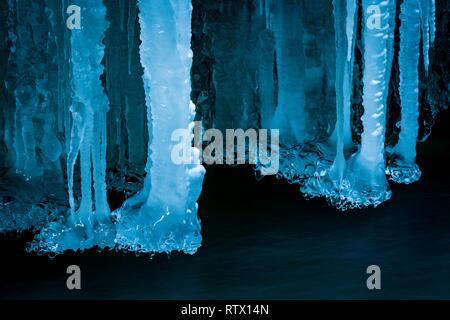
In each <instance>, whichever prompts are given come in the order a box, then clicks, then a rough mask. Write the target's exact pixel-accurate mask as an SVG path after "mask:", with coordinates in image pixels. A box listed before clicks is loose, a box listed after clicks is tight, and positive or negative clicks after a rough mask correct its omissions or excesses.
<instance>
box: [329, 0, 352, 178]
mask: <svg viewBox="0 0 450 320" xmlns="http://www.w3.org/2000/svg"><path fill="white" fill-rule="evenodd" d="M350 1H351V0H350ZM346 2H347V1H346V0H334V1H333V7H334V32H335V39H336V40H335V46H336V84H335V88H336V115H337V120H336V136H337V143H336V159H335V160H334V163H333V166H332V167H331V169H330V175H331V177H332V179H333V180H334V182H335V183H337V184H338V185H340V183H341V182H342V179H343V175H344V170H345V157H344V144H345V137H344V130H345V128H344V121H346V120H347V119H345V116H346V115H345V111H344V108H345V102H344V100H345V101H348V102H349V101H350V97H351V95H349V92H348V81H349V79H348V78H349V77H350V76H349V73H351V69H352V68H351V66H350V61H352V53H351V52H350V50H351V49H352V44H351V43H353V39H352V37H353V29H352V30H351V31H349V29H350V28H349V26H348V25H349V23H348V22H347V20H348V14H350V15H351V14H352V13H353V14H354V11H353V12H352V11H350V12H349V13H348V14H347V9H348V7H347V3H346ZM346 17H347V18H346ZM346 76H347V78H346ZM345 82H347V85H346V84H345ZM350 88H351V86H350ZM346 89H347V92H346ZM346 94H347V95H346ZM347 116H348V117H349V118H350V115H349V114H348V115H347Z"/></svg>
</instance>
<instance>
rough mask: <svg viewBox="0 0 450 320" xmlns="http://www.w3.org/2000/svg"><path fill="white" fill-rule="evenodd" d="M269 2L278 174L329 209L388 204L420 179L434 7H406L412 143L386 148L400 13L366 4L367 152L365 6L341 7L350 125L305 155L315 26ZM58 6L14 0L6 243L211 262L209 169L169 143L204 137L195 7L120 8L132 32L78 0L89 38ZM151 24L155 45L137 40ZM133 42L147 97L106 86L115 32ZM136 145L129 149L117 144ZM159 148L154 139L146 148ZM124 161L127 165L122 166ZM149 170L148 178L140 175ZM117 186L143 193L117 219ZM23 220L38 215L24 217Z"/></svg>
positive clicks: (265, 6) (339, 125) (340, 0)
mask: <svg viewBox="0 0 450 320" xmlns="http://www.w3.org/2000/svg"><path fill="white" fill-rule="evenodd" d="M255 1H256V2H257V6H258V7H259V8H260V14H261V15H263V16H265V17H266V20H267V28H268V29H272V31H273V32H274V34H275V48H276V52H277V60H278V61H279V63H278V70H277V73H278V81H279V83H278V86H279V92H278V101H279V103H278V105H279V107H278V108H277V109H276V111H274V112H272V111H273V110H272V109H271V108H266V107H264V106H265V104H264V103H265V101H264V99H263V97H261V100H262V102H261V105H262V107H261V124H262V127H266V128H269V127H271V128H280V129H281V133H282V137H281V138H282V139H284V144H283V148H282V150H281V157H280V161H281V171H280V173H279V176H280V177H284V178H287V179H288V180H289V181H290V182H292V183H297V182H298V183H300V184H301V190H302V192H303V193H304V194H306V195H308V196H310V197H314V196H324V197H326V198H328V199H329V200H330V201H331V203H332V204H334V205H335V206H337V207H339V208H341V209H344V210H345V209H349V208H360V207H365V206H368V205H374V206H377V205H379V204H380V203H382V202H383V201H385V200H387V199H389V198H390V195H391V193H390V190H389V185H388V182H387V175H388V177H389V178H390V179H391V180H393V181H396V182H401V183H411V182H414V181H417V180H418V179H419V177H420V170H419V169H418V167H417V165H416V164H415V156H416V140H417V135H418V113H419V97H418V81H419V74H418V65H419V56H420V42H421V38H422V39H423V56H424V57H425V65H426V68H428V64H429V62H428V52H429V50H430V48H431V46H432V44H433V41H434V34H435V30H434V0H405V1H404V2H403V3H402V5H401V15H400V20H401V27H400V34H401V37H400V38H401V40H400V52H399V64H400V70H401V72H400V96H401V103H402V111H401V112H402V114H401V124H400V125H401V134H400V137H399V141H398V144H397V146H396V147H395V148H393V149H392V150H385V127H386V105H387V94H388V85H387V84H388V83H389V79H390V74H391V67H392V63H393V56H394V30H395V18H396V1H394V0H362V11H363V15H364V17H363V21H366V22H367V23H363V30H362V35H363V40H364V70H363V74H364V79H363V82H364V92H363V105H364V115H363V117H362V123H363V127H364V131H363V133H362V135H361V144H360V145H357V146H356V145H354V143H353V142H352V137H351V120H350V108H351V101H350V98H351V91H352V87H353V64H354V60H355V57H354V51H355V50H354V49H355V48H354V47H355V37H356V29H357V22H356V21H357V7H358V5H357V1H356V0H334V3H333V5H334V20H335V21H334V26H335V44H336V53H335V55H336V82H335V88H336V115H337V121H336V125H335V129H334V132H333V134H332V135H331V136H330V137H329V139H328V140H327V141H324V142H320V143H318V142H316V143H313V142H311V141H306V140H305V138H304V137H305V135H304V134H303V131H304V130H305V126H306V125H307V124H306V123H305V118H304V116H303V114H304V110H303V108H304V98H302V96H301V95H302V82H301V81H298V79H302V72H304V68H302V67H301V64H302V63H304V62H302V59H301V57H298V56H296V54H297V53H298V50H296V49H292V46H293V44H292V41H297V40H298V39H297V38H298V37H301V36H302V35H301V32H299V31H298V30H301V28H296V27H295V24H296V21H299V19H298V17H296V16H295V13H296V12H298V10H297V11H296V10H292V8H291V6H296V5H299V4H298V3H297V2H298V1H296V0H292V1H269V0H266V1H264V0H260V1H257V0H255ZM44 2H45V6H44V5H43V4H42V3H41V2H39V3H38V2H34V1H31V2H29V1H21V0H17V1H16V0H8V17H7V18H8V38H9V41H10V44H11V50H10V54H9V60H8V67H9V68H12V69H13V70H14V72H10V73H11V74H13V75H14V76H10V77H8V78H7V79H6V84H7V85H6V87H7V89H8V90H9V92H12V94H11V99H10V101H9V105H10V106H11V105H13V106H14V107H13V108H11V107H10V108H9V109H8V111H7V112H6V113H5V128H4V130H3V134H4V137H3V139H4V144H5V145H6V148H7V150H8V154H7V159H6V162H7V165H8V167H9V168H12V169H11V170H10V171H13V172H10V173H9V175H8V178H5V179H4V181H3V183H2V186H6V185H7V184H8V183H9V188H10V190H14V191H10V194H9V195H3V194H7V192H5V191H4V190H0V191H1V192H2V198H1V199H2V204H1V207H0V210H1V217H0V219H1V220H2V225H1V230H2V231H10V230H13V229H16V230H23V229H27V228H32V227H36V228H37V229H38V230H37V231H38V232H37V235H36V238H35V240H34V241H33V242H32V243H31V244H30V246H29V250H31V251H36V252H38V253H52V254H58V253H62V252H64V251H66V250H78V249H81V250H83V249H87V248H92V247H98V248H100V249H103V248H117V249H123V250H131V251H136V252H170V251H173V250H180V251H184V252H186V253H191V254H192V253H194V252H196V250H197V249H198V247H199V246H200V244H201V233H200V222H199V219H198V217H197V203H196V201H197V199H198V197H199V194H200V192H201V187H202V181H203V175H204V169H203V167H202V165H201V163H199V161H191V162H192V163H193V164H189V165H187V164H186V165H175V164H174V163H173V162H172V161H171V149H172V148H173V145H174V142H172V141H171V139H170V137H171V133H172V132H173V131H174V130H176V129H178V128H189V127H191V126H192V121H193V116H194V112H195V110H194V106H193V104H192V103H191V101H190V91H191V84H190V69H191V65H192V52H191V47H190V46H191V16H192V4H191V1H190V0H176V1H166V0H151V1H147V0H139V1H138V2H137V3H134V1H119V2H118V4H117V5H118V6H127V8H126V9H124V8H121V10H119V12H123V11H125V10H128V11H129V14H128V19H125V18H124V17H119V20H120V21H121V23H120V25H119V26H113V25H111V26H110V25H109V23H108V19H107V12H106V8H105V6H104V4H103V1H101V0H77V1H76V4H77V5H78V6H80V7H81V8H82V11H81V13H82V26H83V28H82V29H81V30H76V29H74V30H68V29H67V28H66V26H65V24H66V12H65V9H66V8H67V7H68V6H69V5H70V4H72V3H69V2H68V1H67V0H59V1H54V0H47V1H44ZM29 6H31V10H32V12H33V14H32V15H31V14H29V10H30V7H29ZM138 9H139V11H138ZM137 12H139V14H137ZM137 16H138V20H137V21H135V20H134V17H137ZM371 19H372V20H373V21H371ZM126 20H128V21H126ZM43 21H44V22H43ZM136 23H137V24H138V25H139V27H140V29H141V33H140V41H137V40H136V36H135V34H134V31H135V28H134V25H135V24H136ZM126 24H128V28H124V26H125V25H126ZM111 28H116V30H115V31H111V30H110V29H111ZM126 29H128V32H127V34H125V35H124V36H125V37H126V38H127V39H128V43H127V46H128V48H127V50H128V62H127V65H128V73H129V74H130V75H131V74H135V73H136V70H132V69H133V66H134V65H136V63H135V61H133V59H136V58H137V59H140V65H141V66H142V70H141V71H142V75H140V77H139V78H140V79H141V80H142V83H139V82H138V81H137V80H136V78H131V77H130V78H125V79H119V78H116V77H113V76H111V74H113V73H111V74H109V75H108V76H107V77H106V79H104V78H102V77H103V74H104V65H107V66H108V64H109V63H112V61H110V59H113V57H111V56H105V41H104V40H105V34H106V33H107V32H117V33H118V34H121V33H123V32H124V30H126ZM108 30H109V31H108ZM136 49H138V50H137V51H138V52H136ZM49 52H55V53H56V54H49ZM296 61H297V62H296ZM117 74H119V73H117ZM113 75H114V74H113ZM133 81H135V82H134V83H133ZM117 83H120V88H118V85H117ZM139 85H140V86H139ZM264 85H267V83H263V82H262V83H261V86H262V87H263V86H264ZM137 87H139V89H136V88H137ZM52 88H57V90H53V91H52ZM105 89H106V90H105ZM114 90H123V91H124V92H125V94H124V95H125V99H124V101H119V102H118V103H119V104H121V105H123V109H121V111H120V112H118V114H117V115H115V117H116V118H117V119H116V120H115V121H113V127H111V126H110V125H109V123H110V121H107V117H110V116H111V112H117V111H114V110H112V109H110V104H113V103H115V101H114V99H119V100H120V99H121V98H120V95H118V96H117V97H116V96H115V91H114ZM127 90H129V92H128V91H127ZM139 90H142V92H141V93H142V94H144V95H145V105H144V106H143V107H144V112H142V110H141V111H140V109H138V108H137V107H135V103H136V101H135V100H136V99H135V97H136V95H138V94H139V92H140V91H139ZM50 92H57V93H56V94H50ZM302 101H303V102H302ZM116 102H117V101H116ZM266 102H267V101H266ZM108 113H109V114H108ZM124 128H125V129H124ZM123 131H125V132H126V134H125V135H123V134H117V132H123ZM145 134H147V138H146V139H147V140H143V138H142V136H143V135H145ZM123 137H125V138H123ZM283 137H284V138H283ZM123 139H126V140H127V141H126V142H124V141H123ZM108 146H109V147H108ZM111 146H114V148H111ZM124 146H126V147H124ZM186 148H187V149H192V156H193V157H194V158H195V157H196V156H197V155H198V150H196V149H195V148H193V147H191V145H187V146H186ZM110 149H111V150H113V151H111V152H112V154H113V156H110V155H109V154H108V153H109V151H108V150H110ZM142 150H145V152H144V154H143V153H142ZM355 150H356V151H355ZM387 153H389V155H390V157H389V158H390V159H391V160H390V161H389V164H388V165H386V154H387ZM114 157H116V158H118V160H117V159H114V161H117V162H118V163H119V165H118V167H119V168H121V169H122V170H123V172H113V173H111V172H108V170H107V167H108V161H110V159H111V158H114ZM125 158H126V161H125V160H124V161H122V160H121V159H125ZM111 161H112V160H111ZM122 162H126V163H125V164H123V163H122ZM121 163H122V164H121ZM139 165H142V167H145V172H143V173H140V172H139V171H138V170H134V168H135V167H139ZM109 175H110V176H111V177H112V178H109ZM144 176H145V177H144ZM20 179H22V180H23V181H22V180H20ZM114 179H116V180H117V179H119V180H122V181H121V183H118V184H122V185H128V184H129V185H132V186H133V187H134V188H135V189H133V190H132V191H130V192H129V193H127V192H125V194H126V195H129V197H128V199H126V201H125V202H124V203H121V204H120V205H119V208H118V209H115V210H111V200H110V199H108V192H107V190H108V188H109V185H108V183H111V184H114V181H115V180H114ZM19 180H20V181H22V182H20V183H19V182H18V181H19ZM136 180H141V182H142V183H141V184H139V183H135V181H136ZM133 181H134V182H133ZM136 185H138V186H139V187H138V188H136ZM14 188H16V189H14ZM130 188H131V187H130ZM124 189H126V187H125V188H124ZM55 190H56V191H55ZM58 190H59V191H58ZM125 191H126V190H125ZM128 191H129V190H128ZM11 192H12V193H14V195H12V194H11ZM206 192H207V190H206ZM21 202H22V204H21V206H19V205H17V203H21ZM23 202H28V203H29V206H28V207H26V206H23ZM23 208H26V210H27V212H26V213H24V212H17V211H20V210H23Z"/></svg>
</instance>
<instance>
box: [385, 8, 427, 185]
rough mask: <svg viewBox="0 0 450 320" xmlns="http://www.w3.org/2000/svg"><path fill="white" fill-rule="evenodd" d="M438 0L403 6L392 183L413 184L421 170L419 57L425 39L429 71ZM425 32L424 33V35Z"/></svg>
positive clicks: (391, 163)
mask: <svg viewBox="0 0 450 320" xmlns="http://www.w3.org/2000/svg"><path fill="white" fill-rule="evenodd" d="M433 12H434V1H430V0H410V1H405V2H404V3H403V4H402V6H401V15H400V20H401V26H400V53H399V65H400V101H401V121H400V128H401V131H400V135H399V140H398V143H397V145H396V146H395V147H394V149H393V150H392V155H391V158H392V159H391V161H390V163H389V168H388V169H389V174H390V178H391V180H393V181H395V182H398V183H413V182H415V181H417V180H419V178H420V175H421V171H420V169H419V167H418V166H417V165H416V163H415V161H416V143H417V137H418V134H419V57H420V40H421V35H422V39H423V56H424V63H425V69H426V70H427V71H428V65H429V57H428V52H429V50H430V45H432V41H433V40H434V39H433V40H432V38H433V37H434V36H431V35H432V34H434V31H431V30H434V23H433V22H432V21H434V17H433V15H434V13H433ZM421 30H422V34H421Z"/></svg>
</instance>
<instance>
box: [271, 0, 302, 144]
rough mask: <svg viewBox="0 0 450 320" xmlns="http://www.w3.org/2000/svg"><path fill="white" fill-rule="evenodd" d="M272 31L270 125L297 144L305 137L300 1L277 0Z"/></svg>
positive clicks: (284, 137) (283, 136) (283, 137)
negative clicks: (274, 101) (274, 98)
mask: <svg viewBox="0 0 450 320" xmlns="http://www.w3.org/2000/svg"><path fill="white" fill-rule="evenodd" d="M274 6H275V8H274V13H273V14H274V33H275V49H276V63H277V68H278V81H279V93H278V107H277V110H276V111H275V119H274V124H273V127H275V128H279V129H280V132H281V137H282V139H286V140H289V141H291V142H293V143H301V142H303V141H304V139H305V121H306V119H305V108H304V107H305V90H304V83H303V82H304V73H305V57H304V51H303V26H302V7H303V6H302V1H301V0H292V1H277V2H276V4H275V5H274Z"/></svg>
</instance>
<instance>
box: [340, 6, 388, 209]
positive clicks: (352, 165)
mask: <svg viewBox="0 0 450 320" xmlns="http://www.w3.org/2000/svg"><path fill="white" fill-rule="evenodd" d="M392 2H393V0H363V1H362V4H363V14H364V16H363V19H364V20H363V38H364V78H363V82H364V92H363V106H364V115H363V116H362V123H363V126H364V131H363V133H362V135H361V148H360V151H359V152H358V153H357V154H355V155H354V156H353V157H351V158H350V159H349V163H348V169H347V173H346V178H347V179H348V184H347V186H348V189H347V190H346V191H345V193H344V194H343V198H345V201H346V202H348V205H349V207H361V206H368V205H374V206H377V205H379V204H380V203H382V202H383V201H386V200H388V199H389V198H390V197H391V191H390V190H389V185H388V183H387V180H386V174H385V171H386V170H385V167H386V165H385V148H384V143H385V141H384V140H385V130H386V102H387V92H388V84H389V79H390V75H389V74H388V70H390V66H388V64H389V61H388V60H389V45H390V43H391V41H390V39H392V34H391V33H392V32H393V30H394V28H393V26H392V25H390V21H391V18H390V17H392V16H391V15H392V14H395V13H394V12H392V10H393V7H394V6H392Z"/></svg>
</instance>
